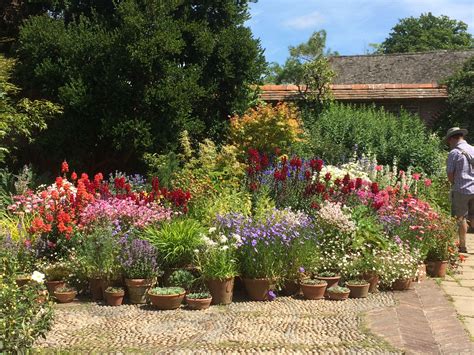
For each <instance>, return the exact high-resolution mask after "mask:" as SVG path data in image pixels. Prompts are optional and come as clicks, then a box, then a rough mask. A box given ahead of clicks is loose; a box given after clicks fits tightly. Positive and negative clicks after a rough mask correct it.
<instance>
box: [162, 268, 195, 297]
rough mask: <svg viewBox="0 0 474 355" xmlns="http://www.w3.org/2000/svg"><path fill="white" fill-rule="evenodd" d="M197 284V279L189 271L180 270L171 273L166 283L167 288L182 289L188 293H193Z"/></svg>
mask: <svg viewBox="0 0 474 355" xmlns="http://www.w3.org/2000/svg"><path fill="white" fill-rule="evenodd" d="M195 282H196V277H195V276H194V275H193V274H192V273H191V272H190V271H188V270H184V269H178V270H175V271H173V272H172V273H171V275H170V276H169V277H168V280H167V281H166V286H170V287H181V288H184V289H185V290H186V293H188V292H189V291H191V289H192V287H193V285H194V284H195Z"/></svg>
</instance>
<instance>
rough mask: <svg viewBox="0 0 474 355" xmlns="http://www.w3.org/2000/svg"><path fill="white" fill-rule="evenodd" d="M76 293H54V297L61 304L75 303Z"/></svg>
mask: <svg viewBox="0 0 474 355" xmlns="http://www.w3.org/2000/svg"><path fill="white" fill-rule="evenodd" d="M76 295H77V292H76V291H68V292H54V297H56V299H57V300H58V301H59V303H70V302H72V301H74V298H75V297H76Z"/></svg>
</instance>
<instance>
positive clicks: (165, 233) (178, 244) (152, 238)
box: [140, 218, 205, 268]
mask: <svg viewBox="0 0 474 355" xmlns="http://www.w3.org/2000/svg"><path fill="white" fill-rule="evenodd" d="M204 232H205V230H204V228H203V226H202V225H201V224H200V223H199V222H198V221H196V220H193V219H189V218H187V219H176V220H172V221H169V222H166V223H163V225H161V227H155V226H150V227H148V228H146V229H145V230H144V231H143V232H141V233H140V236H141V238H142V239H145V240H148V241H149V242H150V243H151V244H152V245H153V246H154V247H155V248H156V249H157V250H158V254H159V255H160V257H161V259H162V260H163V262H164V264H165V266H167V267H170V268H171V267H181V266H187V265H189V264H191V263H192V261H193V259H194V250H196V249H198V248H199V247H200V246H201V245H202V236H201V235H202V234H203V233H204Z"/></svg>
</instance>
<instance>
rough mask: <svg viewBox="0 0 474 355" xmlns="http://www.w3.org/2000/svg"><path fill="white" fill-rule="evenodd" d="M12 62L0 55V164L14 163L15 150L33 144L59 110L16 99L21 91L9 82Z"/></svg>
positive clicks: (42, 101) (38, 102)
mask: <svg viewBox="0 0 474 355" xmlns="http://www.w3.org/2000/svg"><path fill="white" fill-rule="evenodd" d="M14 66H15V61H14V60H12V59H7V58H5V57H3V56H1V55H0V163H4V162H5V158H6V156H7V155H8V160H9V161H10V162H14V161H15V159H16V156H15V154H16V153H17V150H18V149H19V148H21V146H24V144H25V142H26V143H32V142H33V141H34V140H35V138H36V136H37V134H38V133H39V132H40V131H43V130H45V129H46V128H47V125H46V123H47V121H48V120H49V119H52V118H54V117H55V116H57V115H58V114H59V113H61V109H60V107H59V106H57V105H55V104H53V103H51V102H49V101H45V100H29V99H26V98H23V99H21V98H19V97H18V92H19V91H20V89H19V88H18V87H16V86H15V85H13V84H12V83H11V82H10V78H11V74H12V71H13V68H14Z"/></svg>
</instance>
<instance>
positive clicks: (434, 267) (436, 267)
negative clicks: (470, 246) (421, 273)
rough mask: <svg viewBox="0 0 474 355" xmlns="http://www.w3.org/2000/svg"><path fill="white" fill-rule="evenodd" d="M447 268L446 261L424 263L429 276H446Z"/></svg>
mask: <svg viewBox="0 0 474 355" xmlns="http://www.w3.org/2000/svg"><path fill="white" fill-rule="evenodd" d="M447 268H448V262H447V261H428V262H427V263H426V272H427V274H428V275H430V276H431V277H441V278H444V277H446V270H447Z"/></svg>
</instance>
